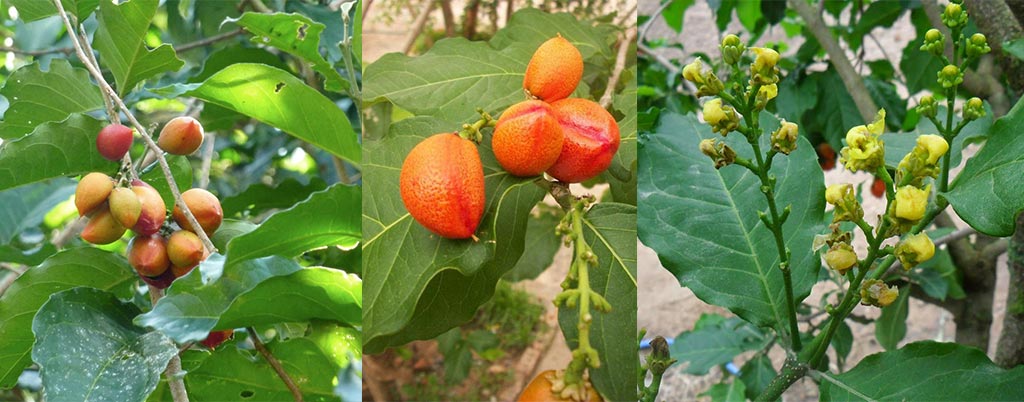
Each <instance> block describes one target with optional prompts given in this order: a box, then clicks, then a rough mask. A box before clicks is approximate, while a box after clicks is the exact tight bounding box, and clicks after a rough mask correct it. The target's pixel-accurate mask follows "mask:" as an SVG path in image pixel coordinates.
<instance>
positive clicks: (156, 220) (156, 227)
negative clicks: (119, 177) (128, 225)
mask: <svg viewBox="0 0 1024 402" xmlns="http://www.w3.org/2000/svg"><path fill="white" fill-rule="evenodd" d="M132 192H134V193H135V196H136V197H138V199H139V203H140V204H141V205H142V209H141V211H140V213H139V219H138V220H136V222H135V226H132V231H133V232H135V234H137V235H143V236H148V235H151V234H154V233H156V232H158V231H160V227H161V226H163V225H164V221H165V220H166V219H167V204H164V199H163V198H160V193H158V192H157V191H156V190H155V189H154V188H153V187H152V186H150V185H149V184H147V183H146V182H144V181H142V180H133V181H132Z"/></svg>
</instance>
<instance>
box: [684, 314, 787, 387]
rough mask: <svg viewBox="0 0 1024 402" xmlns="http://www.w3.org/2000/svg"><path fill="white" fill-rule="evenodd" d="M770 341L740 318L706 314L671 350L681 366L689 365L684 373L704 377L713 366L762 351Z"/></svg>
mask: <svg viewBox="0 0 1024 402" xmlns="http://www.w3.org/2000/svg"><path fill="white" fill-rule="evenodd" d="M767 342H768V339H767V338H766V337H765V336H764V334H763V333H761V331H760V330H758V329H757V328H755V327H754V326H752V325H750V324H749V323H747V322H744V321H743V320H741V319H739V318H736V317H730V318H724V317H722V316H719V315H714V314H703V315H701V317H700V319H699V320H698V321H697V324H696V326H695V327H694V329H693V330H691V331H686V332H683V333H681V334H679V336H677V337H676V339H675V342H674V343H672V345H671V346H669V351H670V352H671V353H672V357H673V358H675V359H677V360H679V362H680V363H688V364H687V366H686V368H685V369H683V372H685V373H687V374H698V375H704V374H707V373H708V370H710V369H711V368H712V367H715V366H718V365H721V364H725V363H728V362H731V361H732V359H733V358H734V357H736V355H738V354H740V353H743V352H746V351H748V350H757V349H760V348H762V347H764V346H765V344H766V343H767ZM769 365H770V364H769Z"/></svg>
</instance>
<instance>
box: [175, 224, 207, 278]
mask: <svg viewBox="0 0 1024 402" xmlns="http://www.w3.org/2000/svg"><path fill="white" fill-rule="evenodd" d="M205 251H206V249H205V248H203V242H202V241H200V240H199V236H196V234H195V233H192V232H189V231H187V230H179V231H176V232H174V233H171V237H170V238H169V239H167V257H168V258H170V260H171V264H172V265H174V266H175V267H181V268H186V267H187V268H192V267H195V266H196V265H198V264H199V262H200V261H202V260H203V255H204V254H205ZM179 269H180V268H179ZM185 272H188V271H185Z"/></svg>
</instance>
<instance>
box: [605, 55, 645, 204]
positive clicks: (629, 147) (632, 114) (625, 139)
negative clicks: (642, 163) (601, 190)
mask: <svg viewBox="0 0 1024 402" xmlns="http://www.w3.org/2000/svg"><path fill="white" fill-rule="evenodd" d="M627 73H630V74H631V75H632V76H635V75H636V69H635V68H633V69H631V70H630V71H629V72H627ZM612 106H613V108H614V111H615V112H617V113H619V114H621V116H622V118H621V119H620V120H619V121H618V124H619V136H620V139H619V150H618V151H617V152H615V157H614V158H612V164H611V166H609V167H608V170H606V171H605V172H604V173H601V177H603V178H604V179H605V181H607V182H608V184H609V185H610V186H611V193H612V197H613V199H614V200H615V202H621V203H625V204H631V205H636V180H637V177H636V172H637V163H636V137H637V135H636V132H637V116H636V80H633V79H631V80H629V81H628V82H627V83H626V88H625V89H624V90H623V91H622V92H621V93H618V94H616V95H615V96H614V97H613V98H612Z"/></svg>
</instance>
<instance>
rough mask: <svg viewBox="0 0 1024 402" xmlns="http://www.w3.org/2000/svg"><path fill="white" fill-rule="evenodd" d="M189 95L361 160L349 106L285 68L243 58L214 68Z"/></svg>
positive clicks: (352, 160) (328, 149) (351, 161)
mask: <svg viewBox="0 0 1024 402" xmlns="http://www.w3.org/2000/svg"><path fill="white" fill-rule="evenodd" d="M188 95H190V96H195V97H196V98H199V99H202V100H204V101H207V102H210V103H214V104H217V105H220V106H223V107H226V108H228V109H231V110H234V111H236V112H239V113H242V114H245V115H247V116H250V117H252V118H254V119H256V120H259V121H261V122H263V123H266V124H269V125H271V126H274V127H277V128H279V129H281V130H282V131H284V132H286V133H288V134H291V135H293V136H295V137H297V138H299V139H301V140H303V141H307V142H309V143H311V144H313V145H316V146H318V147H320V148H323V149H324V150H325V151H327V152H330V153H331V154H334V155H335V156H337V157H339V158H341V159H344V160H346V161H348V162H350V163H353V164H356V165H358V164H359V162H360V160H361V159H362V157H361V150H360V147H359V142H358V140H357V138H356V133H355V131H353V130H352V125H351V124H350V123H349V121H348V118H347V117H346V116H345V112H344V111H342V110H341V108H339V107H338V106H337V105H335V104H334V102H331V100H330V99H327V98H326V97H325V96H324V95H323V94H321V93H319V92H317V91H316V90H314V89H313V88H310V87H309V86H307V85H306V84H305V83H303V82H302V81H301V80H299V79H298V78H295V76H293V75H291V74H289V73H288V72H286V71H283V70H280V69H277V68H274V67H270V66H266V65H263V64H254V63H238V64H232V65H231V66H229V67H227V68H225V69H223V70H221V71H220V72H218V73H216V74H214V75H213V76H211V77H210V78H209V79H207V80H206V81H203V83H202V84H201V85H200V86H199V87H198V88H195V89H193V90H191V91H189V92H188Z"/></svg>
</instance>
